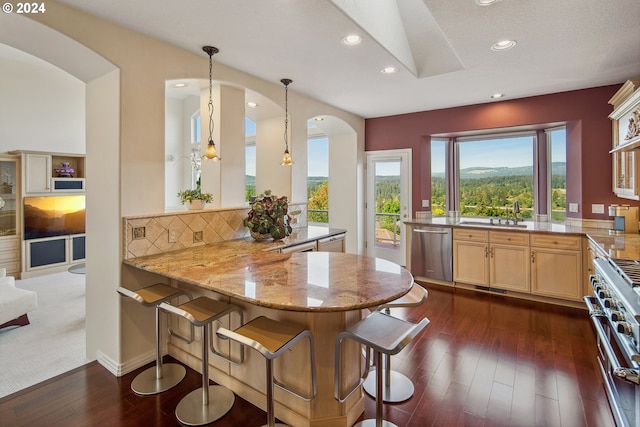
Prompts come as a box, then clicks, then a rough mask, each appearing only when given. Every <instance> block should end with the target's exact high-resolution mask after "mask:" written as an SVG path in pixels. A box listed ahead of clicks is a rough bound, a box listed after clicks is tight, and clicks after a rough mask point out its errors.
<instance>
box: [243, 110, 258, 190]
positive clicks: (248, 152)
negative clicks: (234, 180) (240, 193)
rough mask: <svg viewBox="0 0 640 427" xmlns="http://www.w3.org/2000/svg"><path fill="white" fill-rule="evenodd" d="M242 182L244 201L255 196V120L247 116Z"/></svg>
mask: <svg viewBox="0 0 640 427" xmlns="http://www.w3.org/2000/svg"><path fill="white" fill-rule="evenodd" d="M244 139H245V149H244V150H245V151H244V162H245V163H244V170H245V172H244V183H245V192H244V193H245V201H246V202H249V201H250V200H251V197H255V196H256V122H254V121H253V120H251V119H250V118H248V117H245V118H244Z"/></svg>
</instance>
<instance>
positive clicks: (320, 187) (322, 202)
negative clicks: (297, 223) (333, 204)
mask: <svg viewBox="0 0 640 427" xmlns="http://www.w3.org/2000/svg"><path fill="white" fill-rule="evenodd" d="M310 126H313V127H315V125H313V124H310ZM311 129H312V128H311V127H310V129H309V132H308V133H309V136H308V139H307V197H308V199H309V200H308V204H307V211H308V213H307V215H308V216H307V220H308V222H309V223H323V224H328V223H329V139H328V138H327V137H326V135H324V134H320V133H318V132H314V133H313V134H312V131H311ZM316 129H317V128H316Z"/></svg>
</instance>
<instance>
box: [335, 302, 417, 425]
mask: <svg viewBox="0 0 640 427" xmlns="http://www.w3.org/2000/svg"><path fill="white" fill-rule="evenodd" d="M428 324H429V319H427V318H424V319H422V320H421V321H420V322H419V323H411V322H407V321H405V320H402V319H398V318H396V317H393V316H390V315H388V314H386V313H384V312H382V311H374V312H373V313H371V314H370V315H369V316H367V317H365V318H364V319H362V320H361V321H359V322H358V323H356V324H355V325H353V326H351V327H350V328H349V329H347V330H346V331H344V332H340V333H339V334H338V336H337V337H336V350H335V370H334V396H335V398H336V400H338V401H339V402H341V403H342V402H344V401H345V400H347V398H348V397H349V396H350V395H351V394H352V393H353V392H354V391H356V390H357V389H358V386H359V385H361V384H362V383H363V382H364V378H361V379H360V381H359V382H358V384H356V385H355V386H354V387H353V388H352V389H351V390H349V392H348V393H347V394H346V395H345V396H343V395H342V394H341V393H340V378H341V375H342V374H341V370H342V366H341V350H342V341H343V340H344V339H346V338H348V339H351V340H354V341H356V342H359V343H360V344H363V345H365V346H367V347H370V348H371V349H372V350H373V357H374V360H375V364H376V366H382V354H383V353H384V354H391V355H393V354H398V353H399V352H400V350H402V349H403V348H404V347H405V346H406V345H407V344H409V342H410V341H411V340H412V339H413V338H414V337H415V336H416V335H417V334H418V333H419V332H420V331H422V330H423V329H424V328H425V327H426V326H427V325H428ZM368 369H369V368H368V366H367V368H366V370H367V371H368ZM367 373H368V372H366V371H365V376H366V374H367ZM376 377H377V382H376V387H377V390H376V418H375V419H367V420H364V421H361V422H359V423H357V424H355V425H354V426H353V427H362V426H367V427H369V426H376V427H382V426H386V427H394V426H395V424H393V423H391V422H389V421H385V420H383V419H382V369H377V370H376Z"/></svg>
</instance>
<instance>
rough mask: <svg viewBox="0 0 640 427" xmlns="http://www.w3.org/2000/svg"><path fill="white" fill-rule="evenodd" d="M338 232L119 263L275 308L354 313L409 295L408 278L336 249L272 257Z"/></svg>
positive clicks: (225, 244) (317, 230)
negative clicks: (278, 249) (286, 247)
mask: <svg viewBox="0 0 640 427" xmlns="http://www.w3.org/2000/svg"><path fill="white" fill-rule="evenodd" d="M323 230H324V231H323ZM340 233H344V230H331V229H327V228H322V227H315V229H314V228H312V227H309V228H308V229H306V230H302V229H301V230H298V233H296V234H295V235H294V234H292V235H291V236H289V237H288V238H287V239H284V240H283V241H282V242H273V241H268V242H257V241H254V240H253V239H251V238H246V239H238V240H229V241H226V242H221V243H216V244H212V245H206V246H199V247H196V248H188V249H182V250H178V251H173V252H167V253H163V254H156V255H149V256H143V257H137V258H131V259H126V260H123V263H124V264H126V265H129V266H131V267H135V268H138V269H141V270H144V271H148V272H151V273H155V274H158V275H161V276H164V277H167V278H170V279H175V280H177V281H179V282H181V283H186V284H191V285H195V286H198V287H201V288H204V289H208V290H212V291H215V292H217V293H220V294H223V295H226V296H229V297H232V298H236V299H239V300H242V301H246V302H249V303H251V304H255V305H259V306H263V307H268V308H273V309H280V310H291V311H308V312H334V311H348V310H358V309H362V308H368V307H375V306H378V305H380V304H383V303H385V302H388V301H392V300H394V299H396V298H399V297H401V296H402V295H404V294H405V293H407V292H408V291H409V289H410V288H411V286H412V285H413V276H412V275H411V273H409V272H408V271H407V270H406V269H404V268H403V267H401V266H399V265H397V264H395V263H392V262H389V261H386V260H382V259H379V258H372V257H366V256H361V255H354V254H346V253H337V252H294V253H278V252H270V251H271V250H273V249H276V248H279V247H283V246H291V245H296V244H301V243H305V242H308V241H311V240H316V239H319V238H323V237H330V236H332V235H336V234H340Z"/></svg>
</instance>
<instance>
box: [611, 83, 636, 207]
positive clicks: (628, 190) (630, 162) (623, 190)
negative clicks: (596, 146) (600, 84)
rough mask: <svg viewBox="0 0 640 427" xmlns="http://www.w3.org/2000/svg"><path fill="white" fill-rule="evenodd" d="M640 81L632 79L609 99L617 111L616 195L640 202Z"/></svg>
mask: <svg viewBox="0 0 640 427" xmlns="http://www.w3.org/2000/svg"><path fill="white" fill-rule="evenodd" d="M639 87H640V78H638V79H634V80H628V81H627V82H626V83H625V84H624V85H622V87H621V88H620V89H619V90H618V92H616V94H615V95H613V97H612V98H611V99H610V100H609V104H611V105H613V107H614V110H613V112H612V113H611V114H610V115H609V118H610V119H611V120H612V124H613V149H612V150H611V153H612V155H613V185H612V187H613V192H614V193H615V194H616V196H618V197H622V198H625V199H632V200H640V177H639V176H638V174H639V173H640V167H639V164H640V157H639V154H638V153H637V151H636V150H637V148H639V147H640V132H639V131H638V120H639V119H640V90H638V89H639Z"/></svg>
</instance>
